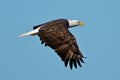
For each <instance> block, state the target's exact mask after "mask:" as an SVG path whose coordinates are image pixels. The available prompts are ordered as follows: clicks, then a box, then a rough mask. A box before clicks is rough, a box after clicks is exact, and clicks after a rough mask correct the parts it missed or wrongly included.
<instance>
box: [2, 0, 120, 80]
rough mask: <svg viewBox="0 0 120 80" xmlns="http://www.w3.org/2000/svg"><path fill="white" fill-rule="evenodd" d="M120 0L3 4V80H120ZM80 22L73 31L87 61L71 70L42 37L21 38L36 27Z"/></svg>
mask: <svg viewBox="0 0 120 80" xmlns="http://www.w3.org/2000/svg"><path fill="white" fill-rule="evenodd" d="M119 3H120V1H119V0H0V80H120V4H119ZM58 18H66V19H77V20H80V21H83V22H84V23H85V25H84V27H75V28H72V29H70V31H71V32H72V33H73V35H74V36H75V37H76V39H77V43H78V46H79V48H80V50H81V52H82V53H83V55H84V56H85V57H87V58H86V59H84V61H85V64H82V65H83V67H82V68H78V69H75V68H73V70H70V68H69V67H67V68H65V67H64V63H63V62H62V61H61V59H60V58H59V57H58V56H57V55H56V54H55V52H54V51H53V50H52V49H50V48H49V47H44V45H41V44H40V42H39V38H38V37H37V36H35V37H25V38H18V35H19V34H21V33H23V32H27V31H29V30H32V28H33V26H34V25H37V24H41V23H44V22H47V21H49V20H54V19H58Z"/></svg>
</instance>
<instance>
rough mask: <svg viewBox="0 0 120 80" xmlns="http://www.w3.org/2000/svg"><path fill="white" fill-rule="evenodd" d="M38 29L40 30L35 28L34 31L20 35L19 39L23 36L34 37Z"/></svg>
mask: <svg viewBox="0 0 120 80" xmlns="http://www.w3.org/2000/svg"><path fill="white" fill-rule="evenodd" d="M39 29H40V27H39V28H37V29H34V30H32V31H29V32H26V33H23V34H20V35H19V37H25V36H30V35H35V34H37V33H38V32H39Z"/></svg>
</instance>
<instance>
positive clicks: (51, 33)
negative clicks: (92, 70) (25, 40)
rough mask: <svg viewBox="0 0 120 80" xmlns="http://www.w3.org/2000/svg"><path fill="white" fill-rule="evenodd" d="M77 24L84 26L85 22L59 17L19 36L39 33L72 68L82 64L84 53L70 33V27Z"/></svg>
mask: <svg viewBox="0 0 120 80" xmlns="http://www.w3.org/2000/svg"><path fill="white" fill-rule="evenodd" d="M75 26H83V22H80V21H78V20H67V19H57V20H52V21H49V22H46V23H44V24H40V25H36V26H34V27H33V30H32V31H30V32H27V33H23V34H21V35H20V36H19V37H24V36H29V35H31V36H32V35H38V36H39V38H40V40H41V44H45V46H49V47H51V48H52V49H53V50H54V51H55V52H56V53H57V55H59V56H60V58H61V60H62V61H64V64H65V67H67V65H68V64H69V66H70V69H72V67H73V64H74V67H75V68H77V65H79V66H80V67H82V66H81V63H80V62H82V63H84V61H83V58H84V57H83V55H82V53H81V51H80V49H79V47H78V45H77V42H76V39H75V37H74V36H73V35H72V34H71V33H70V31H69V30H68V28H71V27H75Z"/></svg>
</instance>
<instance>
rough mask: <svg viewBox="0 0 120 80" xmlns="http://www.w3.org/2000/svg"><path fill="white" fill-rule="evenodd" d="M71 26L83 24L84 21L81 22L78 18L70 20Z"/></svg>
mask: <svg viewBox="0 0 120 80" xmlns="http://www.w3.org/2000/svg"><path fill="white" fill-rule="evenodd" d="M68 23H69V27H74V26H83V25H84V24H83V22H80V21H78V20H68Z"/></svg>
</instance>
